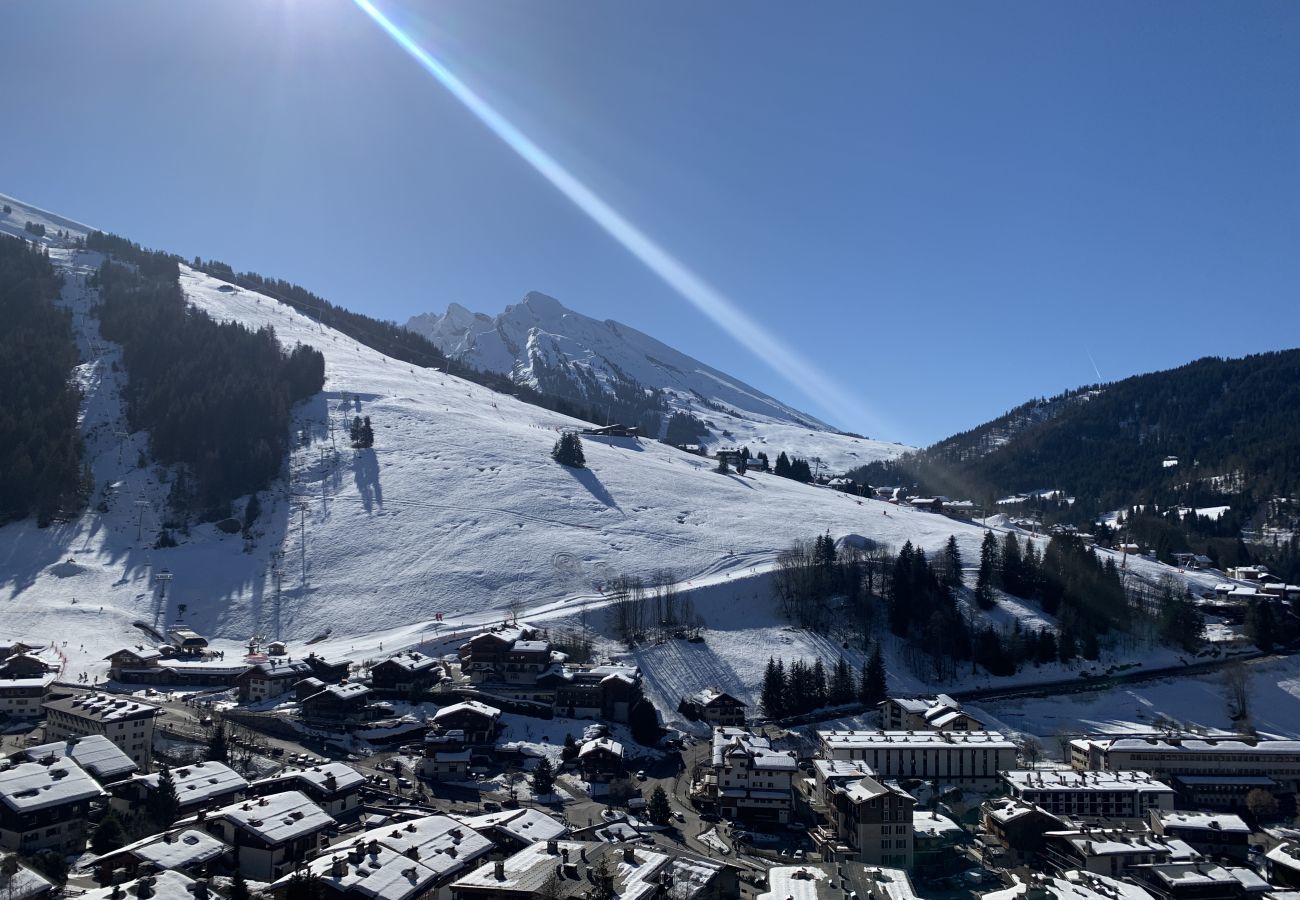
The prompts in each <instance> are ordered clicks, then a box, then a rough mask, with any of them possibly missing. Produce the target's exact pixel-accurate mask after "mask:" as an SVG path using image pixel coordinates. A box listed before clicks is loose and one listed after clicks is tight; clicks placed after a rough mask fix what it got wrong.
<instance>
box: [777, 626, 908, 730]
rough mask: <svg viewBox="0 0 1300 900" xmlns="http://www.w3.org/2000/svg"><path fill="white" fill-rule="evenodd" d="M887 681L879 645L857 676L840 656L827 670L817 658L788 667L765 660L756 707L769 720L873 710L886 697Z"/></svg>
mask: <svg viewBox="0 0 1300 900" xmlns="http://www.w3.org/2000/svg"><path fill="white" fill-rule="evenodd" d="M887 680H888V678H887V674H886V672H885V660H884V656H883V655H882V654H881V651H880V645H879V644H876V645H875V647H874V648H873V649H872V651H871V653H870V655H869V656H868V657H867V658H866V659H865V660H864V661H863V663H862V670H861V673H860V674H855V673H854V671H853V668H852V667H851V666H850V665H849V664H848V663H847V662H846V661H845V659H844V657H842V656H841V657H840V658H839V660H837V661H836V663H835V665H834V667H833V668H831V669H830V670H827V668H826V665H825V663H823V662H822V659H821V657H820V656H819V657H817V658H816V659H814V660H813V661H812V662H811V663H808V662H807V661H806V660H802V659H793V660H791V661H790V663H789V665H786V662H785V660H784V659H783V658H779V657H770V656H769V657H768V659H767V668H766V669H765V670H764V672H763V688H762V692H761V694H760V699H759V704H760V705H761V707H762V709H763V714H764V715H765V716H768V717H769V718H773V719H783V718H786V717H788V716H799V715H803V714H805V713H810V712H813V711H815V710H819V709H824V708H827V707H840V706H850V705H854V704H861V705H864V706H867V707H873V706H875V705H876V704H877V703H879V702H881V701H882V700H884V699H885V698H886V696H887V695H888V687H887Z"/></svg>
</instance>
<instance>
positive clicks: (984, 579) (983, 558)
mask: <svg viewBox="0 0 1300 900" xmlns="http://www.w3.org/2000/svg"><path fill="white" fill-rule="evenodd" d="M997 557H998V541H997V538H995V537H994V536H993V532H991V531H986V532H984V541H983V543H981V544H980V568H979V574H978V575H977V576H976V577H975V603H976V605H978V606H979V608H980V609H992V608H993V605H994V604H995V603H996V602H997V599H996V598H995V597H994V596H993V577H994V572H995V570H996V567H997Z"/></svg>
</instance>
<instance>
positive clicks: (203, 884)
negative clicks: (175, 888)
mask: <svg viewBox="0 0 1300 900" xmlns="http://www.w3.org/2000/svg"><path fill="white" fill-rule="evenodd" d="M191 890H193V892H194V900H208V896H209V891H208V882H207V879H205V878H200V879H199V880H197V881H195V882H194V887H193V888H192V889H191Z"/></svg>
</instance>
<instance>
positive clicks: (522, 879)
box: [452, 841, 671, 900]
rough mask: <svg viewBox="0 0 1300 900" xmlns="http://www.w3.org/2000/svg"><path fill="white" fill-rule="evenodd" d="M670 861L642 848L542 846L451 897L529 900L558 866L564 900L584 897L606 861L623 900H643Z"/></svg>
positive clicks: (478, 876)
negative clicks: (485, 893) (471, 892)
mask: <svg viewBox="0 0 1300 900" xmlns="http://www.w3.org/2000/svg"><path fill="white" fill-rule="evenodd" d="M552 848H553V849H554V853H552V852H551V850H552ZM566 854H567V859H568V865H569V866H570V867H571V868H570V869H569V870H568V871H567V872H566V871H565V869H564V860H565V855H566ZM670 859H671V858H670V857H669V856H668V855H667V854H665V853H662V852H657V851H655V850H651V849H648V848H645V847H638V846H627V845H618V844H605V843H592V842H586V841H584V842H577V841H539V842H537V843H535V844H531V845H529V846H528V847H525V848H524V849H522V850H520V851H519V852H518V853H516V854H514V855H513V856H510V857H508V858H507V859H505V860H503V861H501V862H500V863H487V864H485V865H483V866H480V867H479V868H477V869H475V870H474V871H473V872H471V873H469V874H468V875H466V876H464V877H462V878H460V879H459V880H457V881H455V882H453V883H452V891H453V892H455V891H456V890H457V889H458V888H471V889H480V890H497V891H507V890H509V891H518V892H520V893H521V894H525V895H526V894H527V893H528V892H533V893H537V892H540V891H541V889H542V888H543V886H544V885H546V884H547V882H549V881H550V880H551V879H552V877H556V874H557V866H558V867H559V874H560V875H562V876H563V877H562V878H559V879H558V887H559V888H560V890H561V891H564V893H561V894H560V896H562V897H573V896H584V895H585V892H586V891H587V890H588V889H590V887H591V880H590V875H589V873H592V872H594V871H596V867H597V866H598V865H600V863H601V861H603V862H604V863H605V866H606V867H607V869H608V870H609V872H610V873H611V874H612V875H613V877H614V892H615V895H616V896H617V897H618V898H619V900H641V898H645V897H652V896H654V895H655V894H656V893H657V892H658V890H659V873H660V872H662V871H663V870H664V869H665V867H667V865H668V864H669V862H670ZM498 872H500V877H498ZM570 887H576V888H580V889H581V891H582V892H583V893H576V892H574V891H569V890H568V888H570Z"/></svg>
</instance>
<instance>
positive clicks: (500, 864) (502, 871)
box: [494, 859, 506, 881]
mask: <svg viewBox="0 0 1300 900" xmlns="http://www.w3.org/2000/svg"><path fill="white" fill-rule="evenodd" d="M494 874H495V875H496V879H497V881H505V880H506V861H505V860H504V859H498V860H497V861H496V871H495V873H494Z"/></svg>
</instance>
